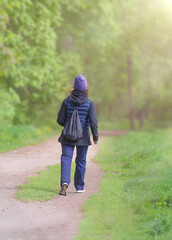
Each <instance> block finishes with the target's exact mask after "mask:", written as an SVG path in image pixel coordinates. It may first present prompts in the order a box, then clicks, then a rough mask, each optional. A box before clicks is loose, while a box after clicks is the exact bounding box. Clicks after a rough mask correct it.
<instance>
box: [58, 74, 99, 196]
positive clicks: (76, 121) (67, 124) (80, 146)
mask: <svg viewBox="0 0 172 240" xmlns="http://www.w3.org/2000/svg"><path fill="white" fill-rule="evenodd" d="M77 114H78V115H77ZM78 116H79V118H78ZM57 122H58V124H60V125H61V126H63V127H64V129H63V131H62V133H61V136H60V137H59V139H58V141H59V142H60V143H61V146H62V155H61V183H60V185H61V190H60V192H59V194H60V195H64V196H66V189H67V188H68V186H69V184H70V181H71V179H70V173H71V162H72V157H73V151H74V148H75V146H76V159H75V163H76V168H75V176H74V186H75V188H76V192H80V193H81V192H84V191H85V189H84V176H85V171H86V156H87V150H88V146H89V145H91V141H90V133H89V126H90V127H91V132H92V135H93V142H94V144H97V143H98V125H97V124H98V123H97V116H96V111H95V105H94V103H93V102H92V101H91V100H90V99H89V98H88V90H87V80H86V79H85V78H84V77H83V76H82V75H79V76H77V77H76V78H75V81H74V90H73V91H72V92H71V94H70V95H69V96H68V97H67V98H66V99H65V100H64V101H63V103H62V105H61V108H60V110H59V113H58V118H57ZM79 126H80V128H79ZM74 130H75V133H76V134H77V133H80V132H81V131H82V135H81V136H80V137H78V139H77V138H74V137H73V138H71V135H70V136H69V135H68V133H69V131H74ZM76 134H75V135H76Z"/></svg>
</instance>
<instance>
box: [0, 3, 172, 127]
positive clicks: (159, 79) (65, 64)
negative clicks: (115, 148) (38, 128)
mask: <svg viewBox="0 0 172 240" xmlns="http://www.w3.org/2000/svg"><path fill="white" fill-rule="evenodd" d="M171 14H172V6H171V5H170V2H169V1H168V0H165V1H162V0H158V1H157V0H156V1H155V0H153V1H148V0H143V1H139V0H131V1H128V2H126V1H124V0H122V1H118V0H113V1H112V0H99V1H91V0H88V1H81V0H74V1H69V0H65V1H60V0H51V1H50V0H38V1H36V2H35V1H34V0H29V1H28V0H23V1H6V0H1V1H0V89H1V90H3V91H4V92H5V93H3V94H0V98H1V99H2V101H1V105H0V115H1V120H2V121H8V122H11V123H15V124H16V123H17V124H18V123H21V124H30V123H33V121H34V123H39V122H40V121H41V122H42V123H44V124H45V123H46V124H51V125H52V122H53V121H55V118H56V117H55V115H56V112H57V109H58V108H59V107H60V103H61V101H62V100H63V98H64V97H65V96H66V95H67V94H68V93H69V90H70V89H71V86H72V84H73V79H74V77H75V76H76V75H78V74H80V73H83V74H84V75H85V76H86V77H87V79H88V86H89V92H90V97H91V98H92V99H93V100H94V102H95V104H96V109H97V112H98V115H99V116H100V117H101V118H103V120H105V121H111V120H112V119H114V117H116V118H124V119H125V118H128V117H129V106H128V93H127V91H128V72H127V71H128V70H127V61H126V59H127V57H128V56H129V57H130V58H131V60H132V98H133V105H134V110H135V117H136V118H137V119H139V120H140V121H141V118H142V119H143V120H144V119H148V120H151V121H152V122H155V121H156V120H158V121H170V120H171V117H172V115H171V111H170V110H171V106H172V100H171V99H172V98H171V94H172V92H171V89H172V88H171V70H170V69H171V67H172V60H171V59H172V58H171V53H170V51H169V49H170V47H171V45H170V44H171V41H172V31H171V29H172V25H171V24H172V23H171ZM11 91H12V96H11ZM14 96H15V100H14V101H12V100H11V99H12V98H14ZM6 98H7V103H6ZM3 104H4V106H3ZM5 107H7V112H6V113H4V108H5ZM8 112H9V113H8ZM51 119H52V120H51ZM53 119H54V120H53Z"/></svg>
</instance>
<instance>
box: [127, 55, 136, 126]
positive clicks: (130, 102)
mask: <svg viewBox="0 0 172 240" xmlns="http://www.w3.org/2000/svg"><path fill="white" fill-rule="evenodd" d="M127 65H128V105H129V111H130V125H131V129H132V130H134V129H135V125H134V108H133V98H132V61H131V57H130V56H129V55H128V56H127Z"/></svg>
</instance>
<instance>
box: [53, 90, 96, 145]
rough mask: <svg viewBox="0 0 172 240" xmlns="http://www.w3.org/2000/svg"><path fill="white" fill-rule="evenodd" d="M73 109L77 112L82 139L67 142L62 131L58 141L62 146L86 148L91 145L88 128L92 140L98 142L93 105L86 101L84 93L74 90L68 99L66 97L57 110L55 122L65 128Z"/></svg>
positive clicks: (88, 100)
mask: <svg viewBox="0 0 172 240" xmlns="http://www.w3.org/2000/svg"><path fill="white" fill-rule="evenodd" d="M74 109H77V110H78V113H79V117H80V121H81V125H82V129H83V137H82V138H81V139H79V140H78V141H77V142H68V141H66V140H65V139H64V137H63V131H62V133H61V136H60V137H59V139H58V141H59V142H60V143H62V144H68V145H76V146H88V145H91V141H90V133H89V126H90V127H91V132H92V135H93V140H94V141H98V122H97V116H96V110H95V105H94V103H93V102H92V101H91V100H90V99H88V97H87V94H86V92H85V91H78V90H74V91H73V92H72V93H71V95H70V96H69V97H67V98H66V99H65V100H64V101H63V103H62V105H61V108H60V110H59V113H58V118H57V122H58V124H60V125H61V126H65V125H66V123H67V121H68V120H69V119H70V117H71V115H72V112H73V110H74Z"/></svg>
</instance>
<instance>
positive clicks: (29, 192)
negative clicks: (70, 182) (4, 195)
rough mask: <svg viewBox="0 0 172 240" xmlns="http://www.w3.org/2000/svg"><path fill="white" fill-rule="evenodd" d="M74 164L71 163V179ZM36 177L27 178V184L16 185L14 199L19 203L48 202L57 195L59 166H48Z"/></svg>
mask: <svg viewBox="0 0 172 240" xmlns="http://www.w3.org/2000/svg"><path fill="white" fill-rule="evenodd" d="M74 167H75V164H74V163H72V170H71V177H72V179H73V176H74ZM38 173H39V175H38V176H33V177H29V181H28V183H27V184H23V185H18V186H17V188H18V189H19V190H18V191H17V193H16V196H15V197H16V198H17V199H20V200H21V201H24V202H28V201H40V202H42V201H48V200H50V199H53V198H54V197H55V196H57V195H58V194H59V190H60V186H59V184H60V164H57V165H52V166H49V167H48V169H47V170H42V171H39V172H38Z"/></svg>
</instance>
